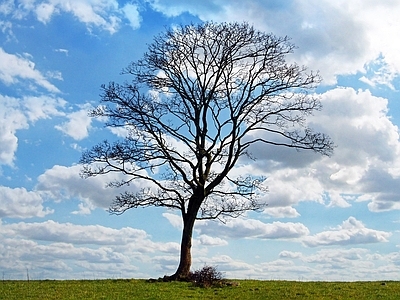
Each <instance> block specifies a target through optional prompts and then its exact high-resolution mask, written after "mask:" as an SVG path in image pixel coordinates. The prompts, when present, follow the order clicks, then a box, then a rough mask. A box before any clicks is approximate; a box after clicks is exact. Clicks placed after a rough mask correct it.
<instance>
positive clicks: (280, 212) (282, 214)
mask: <svg viewBox="0 0 400 300" xmlns="http://www.w3.org/2000/svg"><path fill="white" fill-rule="evenodd" d="M264 213H266V214H268V215H270V216H273V217H274V218H297V217H299V216H300V214H299V213H298V212H297V210H296V209H295V208H293V207H290V206H287V207H267V208H266V209H264Z"/></svg>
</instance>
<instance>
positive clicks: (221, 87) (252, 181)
mask: <svg viewBox="0 0 400 300" xmlns="http://www.w3.org/2000/svg"><path fill="white" fill-rule="evenodd" d="M294 49H295V47H294V45H293V44H292V43H290V41H289V39H288V38H287V37H277V36H274V35H272V34H266V33H263V32H260V31H258V30H256V29H254V28H253V27H252V26H250V25H249V24H247V23H222V24H219V23H213V22H209V23H204V24H200V25H188V26H180V27H178V28H172V29H168V30H166V31H165V32H164V33H162V34H160V35H159V36H156V37H155V38H154V41H153V42H152V43H151V44H150V45H149V46H148V51H147V52H146V53H145V54H144V56H143V58H142V59H141V60H139V61H137V62H133V63H131V64H130V65H129V66H128V67H127V68H125V69H124V70H123V73H124V74H128V75H130V76H131V81H129V82H125V83H123V84H117V83H114V82H111V83H109V84H108V85H103V86H102V95H101V101H102V105H100V106H99V107H97V108H96V109H94V110H93V111H91V116H93V117H102V118H104V117H106V118H107V120H108V121H107V123H106V126H109V127H124V128H126V129H127V132H128V134H127V136H126V138H124V139H123V140H119V141H117V142H113V143H111V142H108V141H104V142H102V143H100V144H98V145H97V146H95V147H93V148H92V149H91V150H89V151H87V152H85V153H84V154H83V155H82V158H81V163H82V164H83V168H82V176H83V177H92V176H97V175H102V174H106V173H109V172H119V173H122V174H124V175H125V176H124V177H123V178H124V179H123V180H120V181H117V182H111V183H110V186H113V187H123V186H127V185H129V183H131V182H132V181H141V182H147V185H146V187H143V189H141V190H140V191H135V192H132V190H129V188H128V187H127V188H126V192H123V193H122V194H120V195H119V196H117V197H116V198H115V199H114V200H113V203H112V205H111V207H110V212H111V213H115V214H121V213H123V212H125V211H126V210H128V209H130V208H137V207H147V206H160V207H166V208H169V209H176V210H178V211H180V213H181V215H182V220H183V232H182V240H181V253H180V263H179V266H178V268H177V271H176V273H175V274H173V275H172V276H170V278H171V279H185V278H187V276H188V274H189V271H190V267H191V246H192V233H193V227H194V224H195V221H196V220H198V219H222V220H223V219H224V218H225V217H238V216H240V215H242V214H243V213H245V212H247V211H255V210H259V209H262V208H263V207H264V205H265V203H263V202H262V201H261V200H260V197H259V195H260V193H261V192H260V188H261V185H260V184H261V183H262V181H263V178H262V177H257V176H252V175H243V176H234V175H232V173H233V172H232V170H233V169H234V167H235V165H236V164H237V163H238V161H239V160H240V159H241V157H244V156H251V153H250V152H249V148H250V147H251V146H252V145H253V144H254V143H261V144H264V145H265V147H276V146H281V147H291V148H296V149H310V150H313V151H315V152H318V153H321V154H323V155H330V154H331V152H332V151H333V143H332V141H331V140H330V139H329V137H327V136H326V135H324V134H321V133H315V132H314V131H312V130H311V129H310V128H308V127H307V126H306V117H307V116H308V115H310V114H311V113H312V112H313V111H315V110H319V109H320V108H321V104H320V101H319V99H318V97H316V96H315V95H314V94H313V90H314V88H315V87H316V85H317V84H318V83H319V82H320V77H319V75H318V73H313V72H308V71H307V70H306V68H305V67H301V66H299V65H297V64H295V63H287V61H286V60H287V55H290V54H291V53H292V52H293V50H294Z"/></svg>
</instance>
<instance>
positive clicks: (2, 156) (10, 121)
mask: <svg viewBox="0 0 400 300" xmlns="http://www.w3.org/2000/svg"><path fill="white" fill-rule="evenodd" d="M65 103H66V102H65V101H64V100H63V99H60V98H52V97H48V96H41V97H24V98H22V99H18V98H13V97H7V96H2V95H0V165H1V164H6V165H10V166H12V165H13V162H14V160H15V153H16V151H17V147H18V138H17V131H18V130H21V129H27V128H29V126H30V124H33V123H34V122H36V121H37V120H39V119H47V118H51V117H52V116H60V115H62V114H63V113H62V112H60V111H59V109H60V108H62V107H64V105H65Z"/></svg>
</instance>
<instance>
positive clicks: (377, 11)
mask: <svg viewBox="0 0 400 300" xmlns="http://www.w3.org/2000/svg"><path fill="white" fill-rule="evenodd" d="M149 2H150V4H151V5H152V7H153V8H154V9H155V10H158V11H160V12H162V13H164V14H165V15H167V16H176V15H179V14H181V13H183V12H189V13H191V14H193V15H196V16H198V17H199V18H200V19H202V20H204V21H205V20H213V21H217V22H223V21H228V22H229V21H248V22H250V23H251V24H254V26H256V27H257V28H259V29H261V30H264V31H266V32H273V33H275V34H277V35H282V36H286V35H288V36H290V37H292V38H293V41H294V43H295V44H296V45H297V46H299V49H298V51H296V53H295V58H296V60H297V61H298V62H300V63H301V64H305V65H307V66H308V67H310V68H311V69H315V70H320V71H321V74H322V75H323V77H324V82H325V83H326V84H333V83H335V82H336V78H337V76H338V75H345V74H356V73H357V72H362V73H364V72H365V71H366V70H365V65H366V64H368V63H370V62H372V61H374V60H375V59H377V58H378V57H379V56H382V57H383V60H384V61H385V62H387V63H388V64H389V65H391V66H394V69H391V70H390V73H389V74H394V73H393V70H395V72H396V73H398V72H399V70H400V59H399V58H398V55H397V53H398V52H399V45H398V44H397V43H393V36H396V32H398V31H399V30H400V25H399V24H398V22H397V17H398V13H399V11H400V3H397V2H395V1H385V2H376V1H375V2H374V1H368V2H365V1H352V2H351V3H348V1H344V0H341V1H335V2H332V1H330V0H323V1H319V0H318V1H317V0H312V1H301V0H295V1H290V2H285V3H279V4H277V3H275V2H265V1H261V0H256V1H252V2H251V3H250V2H243V1H239V0H234V1H229V2H227V1H222V0H217V1H202V2H201V4H198V3H196V5H194V4H192V3H191V2H183V1H180V0H175V1H165V0H151V1H149ZM282 20H285V22H282ZM382 71H383V72H384V73H386V71H387V70H382ZM379 77H380V78H386V79H389V80H390V79H392V78H390V77H389V78H388V77H387V76H386V75H385V76H382V75H380V76H379ZM365 78H366V77H365ZM371 82H377V78H376V77H375V78H371Z"/></svg>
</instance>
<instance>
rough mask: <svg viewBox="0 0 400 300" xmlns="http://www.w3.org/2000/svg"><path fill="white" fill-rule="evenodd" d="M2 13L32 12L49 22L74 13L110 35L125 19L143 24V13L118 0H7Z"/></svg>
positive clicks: (19, 16) (19, 15)
mask: <svg viewBox="0 0 400 300" xmlns="http://www.w3.org/2000/svg"><path fill="white" fill-rule="evenodd" d="M0 13H2V14H4V15H9V16H11V17H12V18H13V19H15V20H21V19H24V18H27V17H28V16H30V15H33V16H34V17H35V18H36V19H37V20H38V21H40V22H42V23H44V24H48V23H49V22H50V21H51V19H52V18H53V17H54V16H56V15H60V14H62V13H67V14H71V15H72V16H74V18H76V19H77V20H78V21H79V22H81V23H84V24H85V25H86V26H87V28H88V29H89V30H92V28H100V29H102V30H106V31H108V32H110V33H111V34H113V33H115V32H117V31H118V29H119V28H120V26H121V23H122V22H123V20H124V19H126V20H127V21H128V23H129V24H130V26H131V27H132V28H134V29H137V28H138V27H139V26H140V20H141V18H140V15H139V12H138V7H137V6H136V5H135V4H132V3H127V4H125V5H124V6H123V7H120V6H119V3H118V1H116V0H98V1H90V0H83V1H82V0H48V1H40V0H34V1H26V0H17V1H15V3H14V1H12V0H11V1H10V0H8V1H6V2H5V3H4V4H3V5H2V6H1V7H0Z"/></svg>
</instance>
